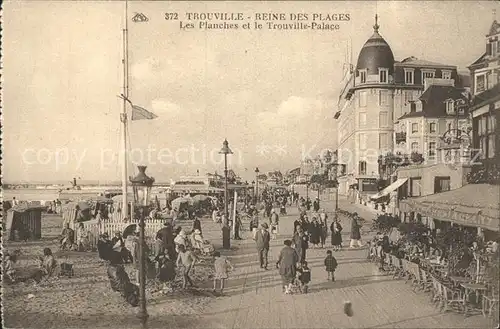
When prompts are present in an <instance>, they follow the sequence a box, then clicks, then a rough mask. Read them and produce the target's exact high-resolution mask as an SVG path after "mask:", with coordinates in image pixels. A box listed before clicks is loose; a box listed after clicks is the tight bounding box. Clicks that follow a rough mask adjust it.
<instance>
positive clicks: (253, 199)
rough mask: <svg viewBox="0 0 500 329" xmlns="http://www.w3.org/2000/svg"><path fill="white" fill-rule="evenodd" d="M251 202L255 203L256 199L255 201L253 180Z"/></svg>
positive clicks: (253, 183)
mask: <svg viewBox="0 0 500 329" xmlns="http://www.w3.org/2000/svg"><path fill="white" fill-rule="evenodd" d="M252 202H255V203H257V202H256V199H255V181H254V180H253V181H252Z"/></svg>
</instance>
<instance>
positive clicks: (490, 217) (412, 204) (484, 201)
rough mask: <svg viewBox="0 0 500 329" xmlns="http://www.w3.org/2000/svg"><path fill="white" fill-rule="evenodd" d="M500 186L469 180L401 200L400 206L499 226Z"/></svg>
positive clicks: (455, 220) (451, 219)
mask: <svg viewBox="0 0 500 329" xmlns="http://www.w3.org/2000/svg"><path fill="white" fill-rule="evenodd" d="M499 200H500V187H499V186H498V185H489V184H469V185H466V186H464V187H461V188H458V189H455V190H452V191H447V192H442V193H437V194H431V195H427V196H423V197H418V198H410V199H406V200H402V201H401V202H400V204H399V209H400V210H401V211H403V212H417V213H419V214H421V215H422V216H426V217H431V218H434V219H437V220H441V221H447V222H453V223H456V224H458V225H464V226H473V227H481V228H484V229H487V230H491V231H496V232H498V231H499V230H500V228H499V226H500V205H499Z"/></svg>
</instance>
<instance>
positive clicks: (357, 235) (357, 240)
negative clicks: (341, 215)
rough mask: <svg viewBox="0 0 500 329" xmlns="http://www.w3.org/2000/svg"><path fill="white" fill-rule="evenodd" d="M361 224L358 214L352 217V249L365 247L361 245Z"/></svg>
mask: <svg viewBox="0 0 500 329" xmlns="http://www.w3.org/2000/svg"><path fill="white" fill-rule="evenodd" d="M360 229H361V223H360V222H359V216H358V214H357V213H353V214H352V215H351V243H350V247H351V248H354V247H355V245H357V246H358V247H363V245H362V244H361V231H360Z"/></svg>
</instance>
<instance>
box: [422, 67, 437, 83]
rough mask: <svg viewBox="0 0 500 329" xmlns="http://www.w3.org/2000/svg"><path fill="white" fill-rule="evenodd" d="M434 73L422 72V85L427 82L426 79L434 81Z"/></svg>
mask: <svg viewBox="0 0 500 329" xmlns="http://www.w3.org/2000/svg"><path fill="white" fill-rule="evenodd" d="M434 73H435V72H434V71H426V70H422V84H423V83H424V82H425V79H434Z"/></svg>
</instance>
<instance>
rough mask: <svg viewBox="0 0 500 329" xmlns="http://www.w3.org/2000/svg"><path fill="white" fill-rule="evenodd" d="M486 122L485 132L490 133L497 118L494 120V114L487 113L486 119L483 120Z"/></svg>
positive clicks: (493, 129)
mask: <svg viewBox="0 0 500 329" xmlns="http://www.w3.org/2000/svg"><path fill="white" fill-rule="evenodd" d="M485 121H487V122H488V128H487V130H486V131H487V132H489V133H492V132H494V131H495V128H496V126H497V125H496V123H497V120H496V117H495V116H494V115H489V116H488V119H487V120H485Z"/></svg>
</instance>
